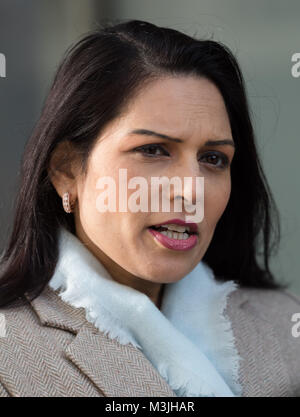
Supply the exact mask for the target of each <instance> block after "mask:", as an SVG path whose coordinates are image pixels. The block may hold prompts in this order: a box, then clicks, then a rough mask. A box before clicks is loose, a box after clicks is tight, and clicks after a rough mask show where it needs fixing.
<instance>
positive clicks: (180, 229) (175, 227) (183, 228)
mask: <svg viewBox="0 0 300 417" xmlns="http://www.w3.org/2000/svg"><path fill="white" fill-rule="evenodd" d="M161 226H163V227H166V228H167V229H168V230H174V231H175V232H181V233H184V232H185V231H187V232H189V231H190V228H189V226H180V225H179V224H162V225H161Z"/></svg>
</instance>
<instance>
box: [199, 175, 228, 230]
mask: <svg viewBox="0 0 300 417" xmlns="http://www.w3.org/2000/svg"><path fill="white" fill-rule="evenodd" d="M230 193H231V179H230V176H229V175H228V176H227V177H226V178H224V179H222V180H219V181H211V182H209V183H208V184H207V185H206V188H205V194H204V219H205V221H206V224H207V225H209V226H210V227H211V228H214V227H215V226H216V224H217V223H218V221H219V220H220V218H221V216H222V214H223V213H224V210H225V209H226V206H227V204H228V201H229V198H230Z"/></svg>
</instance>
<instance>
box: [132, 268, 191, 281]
mask: <svg viewBox="0 0 300 417" xmlns="http://www.w3.org/2000/svg"><path fill="white" fill-rule="evenodd" d="M189 272H190V269H187V268H184V267H182V268H174V270H172V269H170V267H169V266H168V265H164V266H162V267H161V268H160V267H159V266H158V265H155V267H154V269H152V270H151V271H147V272H145V271H144V273H143V272H142V271H141V273H140V274H139V276H140V277H141V278H143V279H146V280H147V281H152V282H157V283H160V284H170V283H172V282H177V281H179V280H180V279H182V278H183V277H184V276H185V275H187V274H188V273H189Z"/></svg>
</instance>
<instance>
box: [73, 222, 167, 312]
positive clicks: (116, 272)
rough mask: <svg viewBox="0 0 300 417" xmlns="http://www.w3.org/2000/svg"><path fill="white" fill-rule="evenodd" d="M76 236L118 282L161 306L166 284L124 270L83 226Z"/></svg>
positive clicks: (158, 306)
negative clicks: (95, 242) (90, 237)
mask: <svg viewBox="0 0 300 417" xmlns="http://www.w3.org/2000/svg"><path fill="white" fill-rule="evenodd" d="M76 236H77V238H78V239H80V240H81V242H82V243H83V244H84V245H85V246H86V247H87V249H89V250H90V252H92V254H93V255H94V256H95V257H96V258H97V259H98V260H99V261H100V262H101V263H102V265H103V266H104V268H105V269H106V270H107V271H108V273H109V274H110V276H111V277H112V278H113V279H114V280H115V281H117V282H119V283H120V284H123V285H127V286H129V287H131V288H134V289H135V290H137V291H139V292H142V293H144V294H145V295H147V296H148V297H149V298H150V300H151V301H152V302H153V303H154V304H155V305H156V306H157V308H158V309H160V308H161V302H162V296H163V290H164V285H163V284H161V283H157V282H152V281H148V280H145V279H142V278H139V277H137V276H135V275H132V274H130V273H129V272H128V271H126V270H124V269H123V268H122V267H120V265H118V264H117V263H116V262H114V261H113V260H112V259H111V258H109V257H108V256H107V255H106V254H105V253H104V252H102V251H101V250H100V249H99V248H98V247H97V246H96V245H95V244H94V243H93V242H92V241H91V240H90V239H89V238H88V236H87V235H86V234H85V233H84V231H83V230H82V228H78V229H77V230H76Z"/></svg>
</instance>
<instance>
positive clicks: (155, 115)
mask: <svg viewBox="0 0 300 417" xmlns="http://www.w3.org/2000/svg"><path fill="white" fill-rule="evenodd" d="M136 129H143V130H149V131H152V132H156V133H160V134H164V135H168V136H170V137H174V138H180V139H182V141H180V142H175V141H170V140H167V139H163V138H161V137H158V136H155V135H154V134H153V135H145V134H136V133H129V132H130V131H133V130H136ZM222 140H227V141H228V142H229V140H230V142H231V144H230V143H227V144H226V143H225V144H222V143H221V142H219V141H222ZM207 141H216V143H215V144H213V145H207V144H206V142H207ZM145 145H147V147H146V146H145ZM150 145H152V146H150ZM142 146H143V148H141V147H142ZM233 155H234V144H233V140H232V132H231V128H230V123H229V118H228V115H227V112H226V108H225V104H224V101H223V98H222V96H221V94H220V92H219V90H218V89H217V88H216V86H215V85H214V84H213V83H212V82H210V81H208V80H207V79H205V78H196V77H192V76H177V77H171V76H170V77H166V78H161V79H159V80H156V81H153V82H151V83H150V84H148V85H147V87H145V88H144V89H142V91H141V92H140V93H139V94H138V95H136V96H135V98H134V99H133V101H132V102H131V103H130V105H129V106H128V108H127V110H126V113H124V114H123V115H122V117H121V118H119V119H117V120H114V121H113V122H111V123H110V124H109V125H107V127H106V129H105V130H104V131H103V132H102V133H101V135H100V136H99V138H98V140H97V142H96V144H95V146H94V148H93V150H92V153H91V155H90V157H89V160H88V166H87V173H86V176H84V177H79V178H77V182H76V192H77V207H76V211H75V222H76V233H77V236H78V237H79V238H80V239H81V240H82V241H83V242H84V243H85V244H86V245H87V246H88V247H89V249H90V250H91V251H92V252H93V253H94V254H96V255H97V256H98V258H99V259H100V260H102V261H103V263H104V265H105V266H106V267H107V268H108V269H110V268H112V269H113V268H115V270H116V271H118V273H120V274H121V273H122V272H124V273H125V274H130V275H131V274H132V275H133V276H135V277H139V278H142V279H144V280H148V281H152V282H156V283H170V282H176V281H178V280H179V279H181V278H183V277H184V276H185V275H186V274H187V273H189V272H190V271H191V270H192V269H193V268H194V267H195V266H196V264H197V263H198V262H199V261H201V259H202V257H203V256H204V254H205V252H206V250H207V248H208V246H209V244H210V242H211V239H212V237H213V234H214V230H215V227H216V224H217V222H218V220H219V219H220V217H221V215H222V213H223V212H224V210H225V208H226V205H227V203H228V200H229V196H230V190H231V178H230V164H231V161H232V158H233ZM121 168H123V169H126V170H127V183H128V182H129V180H130V179H131V178H133V177H143V178H144V179H145V180H146V181H147V183H148V185H149V203H148V206H149V210H148V211H147V212H142V211H138V212H132V211H130V209H127V211H125V212H120V211H118V196H119V186H120V183H119V169H121ZM161 176H166V177H168V178H169V179H171V178H173V177H175V176H177V177H179V178H180V179H181V180H182V184H183V183H184V177H191V178H192V183H191V189H190V191H191V197H192V198H191V200H193V203H195V201H196V200H195V199H196V185H195V178H196V177H204V218H203V220H202V221H201V222H199V223H198V224H197V226H198V233H199V234H198V236H197V239H196V245H195V246H193V247H192V248H190V249H189V250H176V249H170V248H167V247H165V246H164V245H163V244H161V243H160V242H159V241H158V240H157V239H156V238H155V237H154V236H153V234H152V233H151V232H150V231H149V226H153V225H157V224H162V223H165V222H166V221H168V220H170V219H174V218H177V219H178V218H179V219H182V220H185V217H186V216H190V215H191V213H190V212H187V211H185V207H184V205H183V206H182V212H176V211H174V198H175V195H174V193H173V191H172V187H171V194H170V211H169V212H163V211H162V209H161V206H160V209H159V210H160V211H152V212H151V204H150V203H151V192H150V190H151V177H161ZM102 177H110V178H111V179H112V180H113V181H114V183H115V184H116V197H117V206H116V207H117V211H115V212H110V211H107V212H101V211H100V210H99V204H97V201H98V202H99V200H97V199H98V197H99V195H100V194H101V193H102V192H103V191H104V189H102V190H100V189H99V188H97V183H98V181H99V179H100V178H102ZM185 190H186V188H185ZM136 191H137V189H127V194H128V195H127V201H128V200H129V199H130V196H131V195H132V194H133V193H136ZM107 201H108V200H106V202H107ZM137 203H138V201H137Z"/></svg>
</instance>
